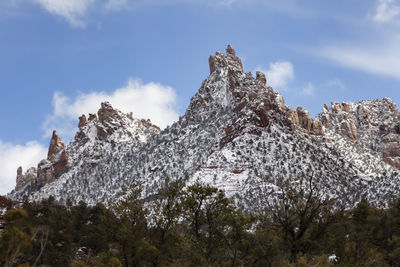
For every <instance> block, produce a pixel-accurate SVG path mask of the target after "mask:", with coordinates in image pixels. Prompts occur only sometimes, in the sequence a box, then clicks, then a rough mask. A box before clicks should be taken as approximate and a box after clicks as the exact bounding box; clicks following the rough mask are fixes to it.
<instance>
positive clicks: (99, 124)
mask: <svg viewBox="0 0 400 267" xmlns="http://www.w3.org/2000/svg"><path fill="white" fill-rule="evenodd" d="M159 132H160V128H159V127H157V126H155V125H153V124H152V123H151V121H150V120H144V119H142V120H139V119H135V118H133V116H132V113H130V114H124V113H122V112H120V111H118V110H116V109H114V108H113V107H112V106H111V105H110V103H108V102H103V103H101V107H100V109H99V111H98V113H97V115H96V114H89V116H88V119H86V115H85V114H83V115H82V116H80V117H79V122H78V132H77V133H76V135H75V138H74V140H73V142H71V144H70V145H69V146H65V145H64V143H63V142H62V141H61V138H60V137H59V135H58V134H57V132H56V131H53V135H52V137H51V140H50V144H49V149H48V154H47V158H46V159H43V160H42V161H40V162H39V163H38V165H37V169H36V168H31V169H29V170H28V171H27V172H26V173H25V174H23V173H22V168H21V167H20V168H18V170H17V178H16V187H15V191H21V192H22V193H28V194H30V193H32V192H36V191H38V190H40V189H41V188H42V187H44V186H45V185H46V184H49V183H51V182H53V181H55V180H57V179H58V178H59V177H60V176H62V175H63V174H64V173H66V172H68V170H69V168H70V167H74V166H75V167H76V165H79V166H94V165H95V164H96V161H98V159H99V158H100V157H101V155H102V154H103V153H104V152H106V150H107V149H111V148H112V146H114V145H115V144H116V142H122V141H124V142H127V143H137V145H138V146H139V145H140V144H141V143H142V142H145V141H146V140H147V139H149V138H154V137H155V136H157V134H158V133H159ZM78 162H80V163H78Z"/></svg>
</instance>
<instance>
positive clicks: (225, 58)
mask: <svg viewBox="0 0 400 267" xmlns="http://www.w3.org/2000/svg"><path fill="white" fill-rule="evenodd" d="M208 62H209V65H210V74H212V73H213V72H214V71H215V70H217V69H222V68H226V67H228V68H229V69H231V70H235V71H240V72H243V65H242V61H241V60H240V58H239V57H237V56H236V52H235V49H233V48H232V46H231V45H228V47H227V48H226V55H224V54H222V53H221V52H216V53H215V56H213V55H210V58H209V59H208Z"/></svg>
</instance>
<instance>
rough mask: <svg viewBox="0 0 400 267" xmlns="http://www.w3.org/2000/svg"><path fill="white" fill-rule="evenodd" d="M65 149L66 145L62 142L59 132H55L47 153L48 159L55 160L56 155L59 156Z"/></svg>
mask: <svg viewBox="0 0 400 267" xmlns="http://www.w3.org/2000/svg"><path fill="white" fill-rule="evenodd" d="M63 149H65V145H64V143H63V142H61V139H60V137H59V136H58V134H57V131H56V130H54V131H53V136H52V137H51V140H50V145H49V151H48V152H47V159H48V160H50V161H51V160H53V159H54V157H55V155H56V154H58V152H60V151H61V150H63Z"/></svg>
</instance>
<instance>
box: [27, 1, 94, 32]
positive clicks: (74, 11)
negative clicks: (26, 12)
mask: <svg viewBox="0 0 400 267" xmlns="http://www.w3.org/2000/svg"><path fill="white" fill-rule="evenodd" d="M33 1H34V2H35V3H37V4H39V5H40V6H41V7H42V8H43V9H45V10H46V11H47V12H49V13H51V14H54V15H57V16H61V17H63V18H64V19H66V20H67V21H68V22H69V23H70V24H71V25H72V26H74V27H80V28H84V27H85V26H86V23H85V16H86V14H87V11H88V9H89V8H90V7H91V6H92V5H94V3H95V0H33Z"/></svg>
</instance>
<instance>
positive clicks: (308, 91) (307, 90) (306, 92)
mask: <svg viewBox="0 0 400 267" xmlns="http://www.w3.org/2000/svg"><path fill="white" fill-rule="evenodd" d="M314 93H315V87H314V84H312V83H308V84H307V85H306V86H305V87H304V88H303V89H301V91H300V95H302V96H313V95H314Z"/></svg>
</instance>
